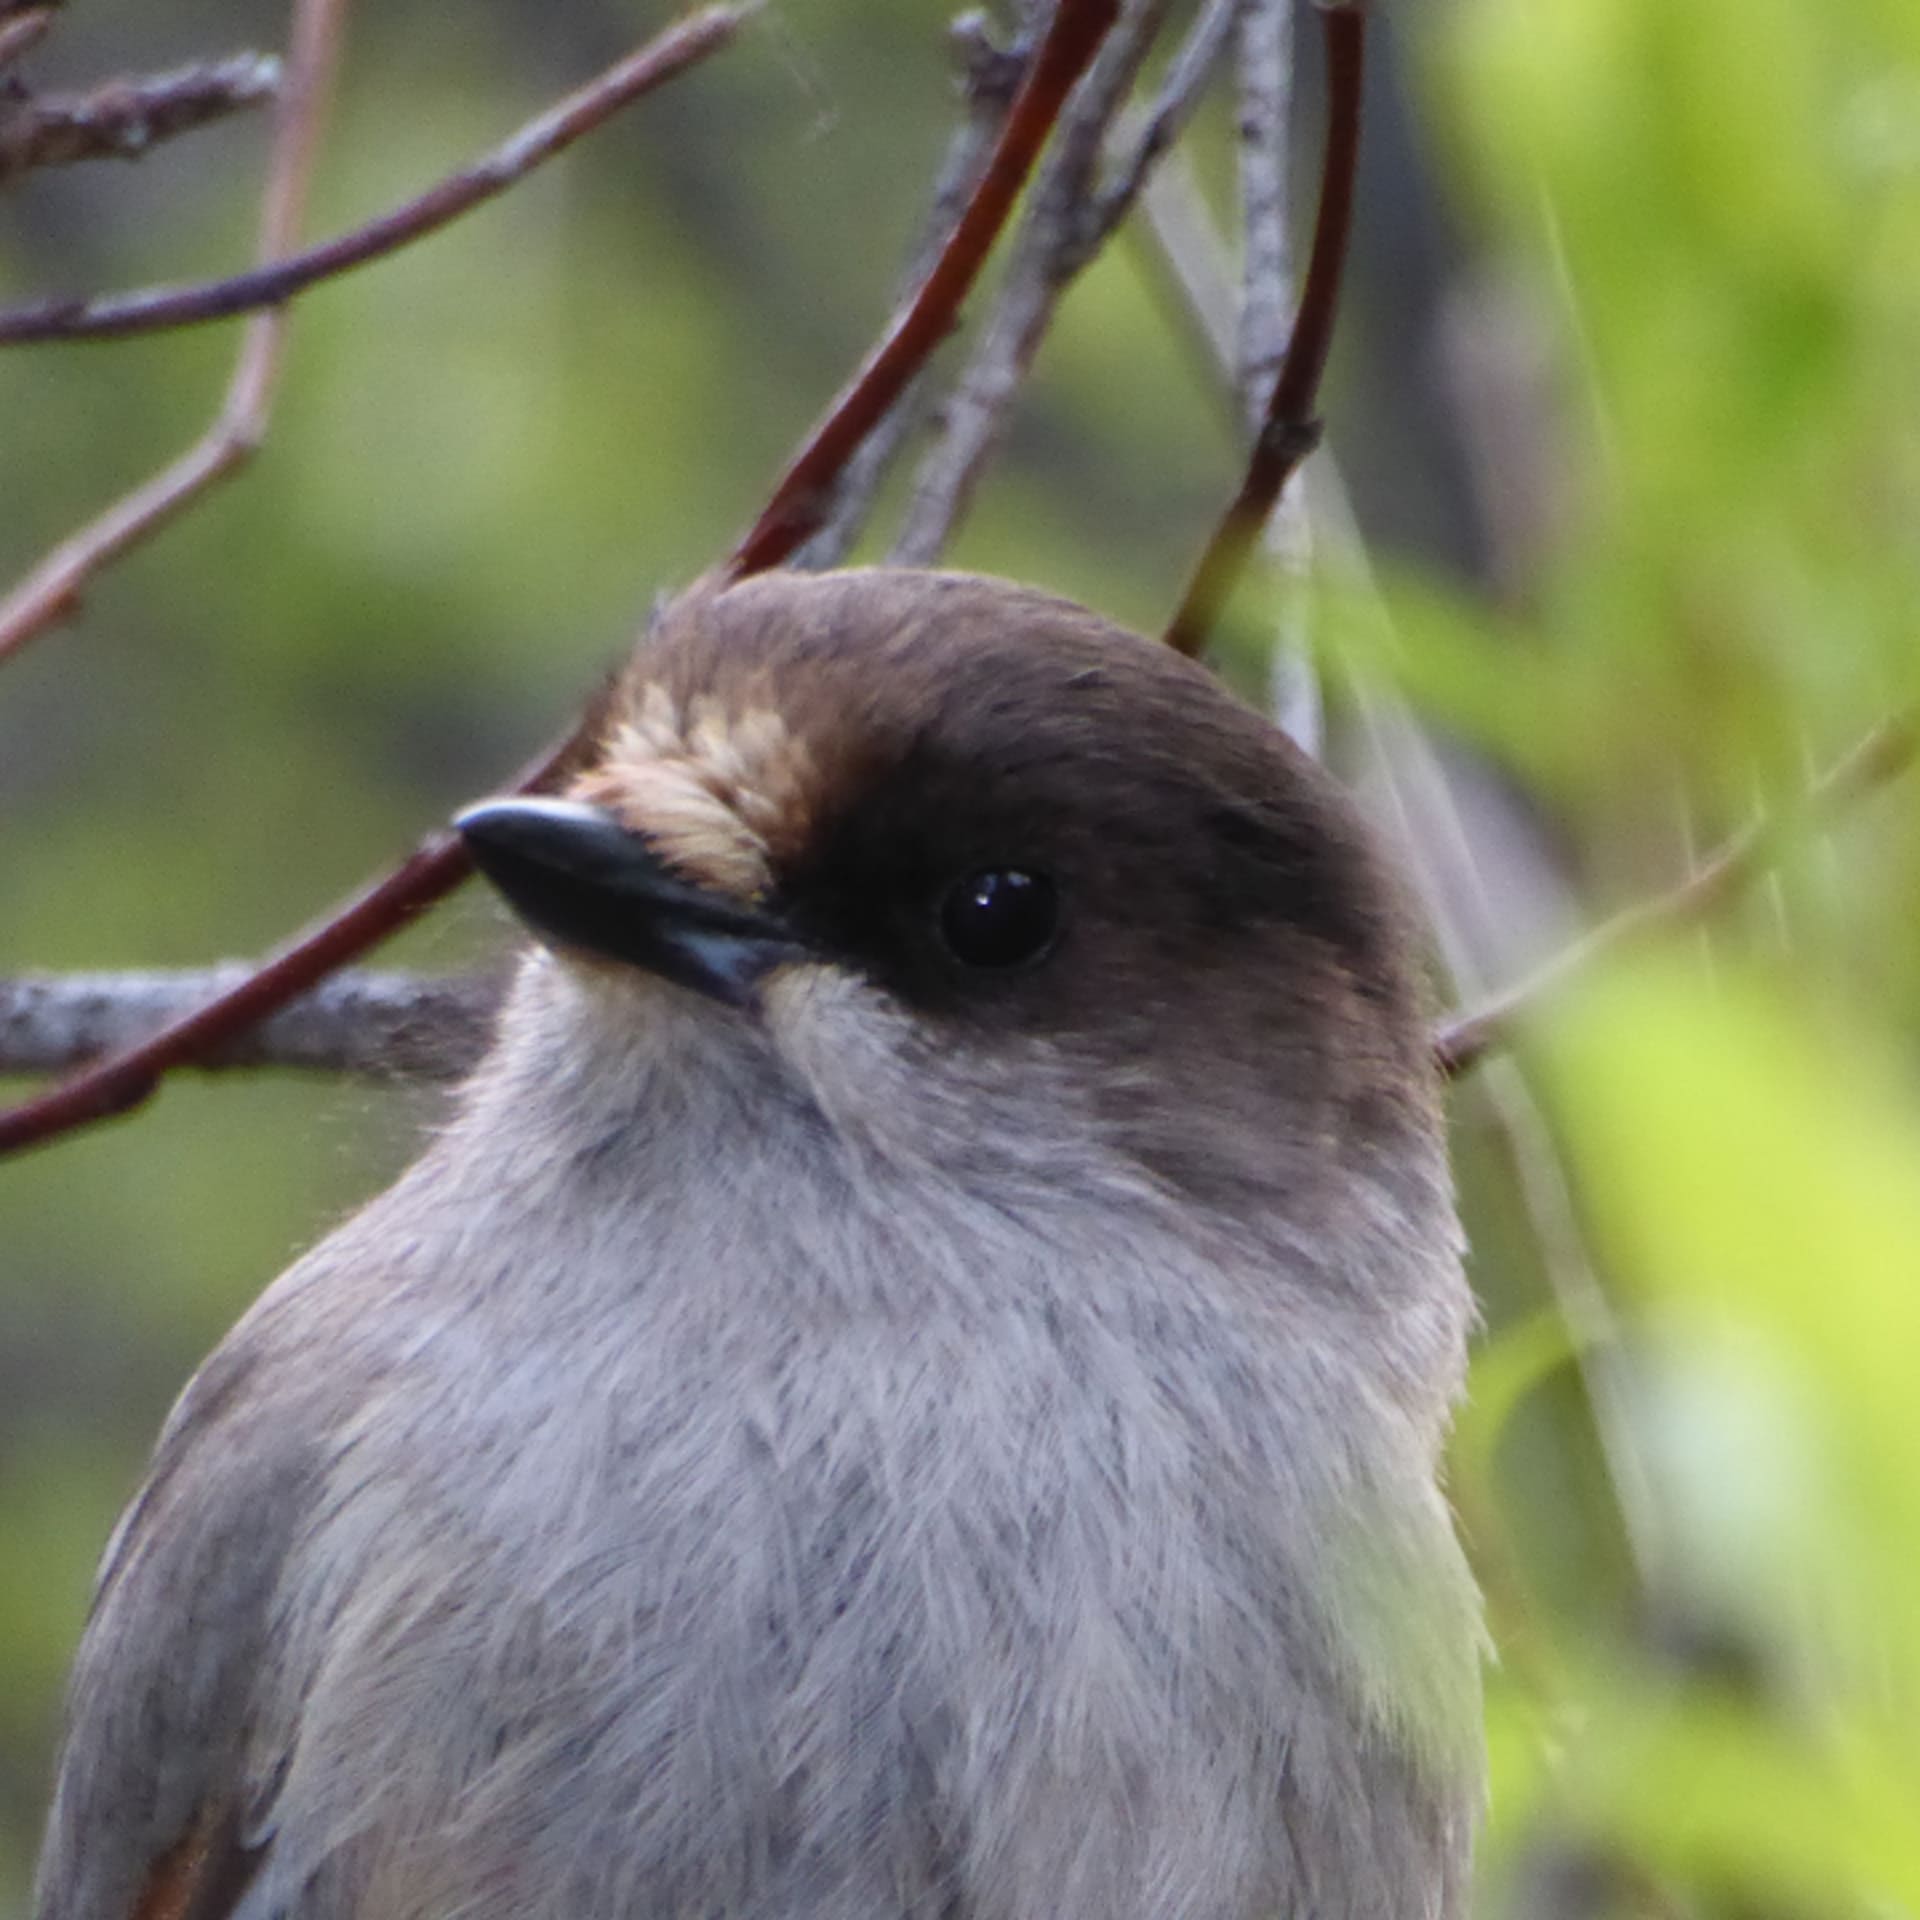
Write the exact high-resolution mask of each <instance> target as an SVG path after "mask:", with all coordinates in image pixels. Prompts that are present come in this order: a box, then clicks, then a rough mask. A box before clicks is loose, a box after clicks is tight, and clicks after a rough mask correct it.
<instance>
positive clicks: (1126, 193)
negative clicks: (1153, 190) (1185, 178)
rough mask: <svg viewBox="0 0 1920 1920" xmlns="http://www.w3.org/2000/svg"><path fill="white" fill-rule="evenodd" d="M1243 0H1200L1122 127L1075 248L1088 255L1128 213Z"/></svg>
mask: <svg viewBox="0 0 1920 1920" xmlns="http://www.w3.org/2000/svg"><path fill="white" fill-rule="evenodd" d="M1247 5H1248V0H1206V4H1205V5H1204V6H1203V7H1202V8H1201V9H1200V12H1199V13H1198V15H1196V16H1195V19H1194V22H1193V25H1192V26H1191V27H1190V28H1189V29H1188V30H1187V37H1186V39H1185V40H1183V41H1182V42H1181V43H1180V46H1179V49H1178V50H1177V51H1176V52H1175V54H1174V56H1173V59H1172V61H1171V62H1170V63H1169V64H1168V67H1167V72H1166V77H1165V78H1164V79H1163V80H1162V81H1161V83H1160V90H1159V92H1158V93H1156V94H1155V95H1154V97H1153V103H1152V105H1151V106H1149V107H1148V108H1147V110H1146V112H1145V113H1144V114H1143V115H1142V116H1141V117H1140V119H1139V120H1138V122H1137V123H1135V124H1133V125H1131V126H1129V127H1127V128H1125V129H1124V131H1125V132H1126V134H1127V136H1128V139H1127V145H1126V148H1125V151H1124V152H1122V153H1121V154H1120V155H1119V157H1118V158H1117V159H1116V160H1114V162H1113V163H1112V165H1111V166H1110V167H1109V168H1108V171H1107V176H1106V178H1105V179H1104V180H1103V181H1102V182H1101V184H1100V187H1099V190H1098V191H1097V192H1096V193H1095V194H1094V195H1093V197H1092V200H1091V201H1090V203H1089V205H1088V207H1087V210H1086V214H1085V216H1084V220H1083V224H1082V233H1081V247H1082V250H1083V252H1084V253H1085V254H1087V255H1091V254H1092V253H1093V252H1094V251H1095V250H1096V249H1097V248H1098V247H1099V246H1100V244H1101V243H1102V242H1103V241H1105V240H1106V239H1108V238H1109V237H1110V236H1111V235H1112V233H1113V231H1114V229H1115V228H1116V227H1118V226H1119V224H1120V222H1121V221H1122V220H1124V219H1125V218H1126V217H1127V215H1128V214H1129V213H1130V212H1131V211H1132V210H1133V206H1134V203H1135V202H1136V201H1137V200H1138V199H1139V198H1140V195H1141V193H1142V192H1143V191H1144V190H1145V188H1146V184H1147V181H1148V179H1149V177H1150V176H1151V175H1152V173H1153V172H1154V170H1155V168H1157V167H1158V166H1159V164H1160V162H1161V161H1162V160H1163V159H1164V158H1165V157H1166V155H1167V154H1168V153H1169V152H1171V150H1172V148H1173V143H1174V142H1175V141H1176V140H1178V139H1179V138H1180V136H1181V134H1182V133H1183V132H1185V131H1186V126H1187V122H1188V121H1189V120H1191V119H1192V118H1193V115H1194V111H1195V109H1196V108H1197V107H1198V106H1199V104H1200V101H1201V99H1202V97H1203V96H1204V95H1205V93H1206V91H1207V88H1208V87H1209V86H1210V85H1211V84H1212V81H1213V75H1214V69H1215V68H1216V67H1217V66H1218V65H1219V64H1220V56H1221V54H1222V53H1223V52H1224V51H1225V50H1226V44H1227V37H1228V35H1229V34H1231V33H1232V31H1233V28H1234V24H1235V22H1236V20H1237V19H1238V18H1239V16H1240V15H1241V13H1242V12H1243V11H1244V10H1245V8H1246V6H1247Z"/></svg>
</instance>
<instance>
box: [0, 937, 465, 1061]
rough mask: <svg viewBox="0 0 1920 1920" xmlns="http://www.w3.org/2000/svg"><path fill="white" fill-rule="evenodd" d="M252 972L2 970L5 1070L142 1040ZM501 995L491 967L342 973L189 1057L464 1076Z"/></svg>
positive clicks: (237, 967)
mask: <svg viewBox="0 0 1920 1920" xmlns="http://www.w3.org/2000/svg"><path fill="white" fill-rule="evenodd" d="M252 971H253V969H252V966H251V965H250V964H249V963H247V962H244V961H232V962H229V963H228V964H226V965H224V966H217V967H208V968H205V969H202V970H199V971H193V972H185V971H182V972H157V973H60V974H21V975H17V976H15V977H14V978H12V979H5V978H0V1074H13V1073H59V1072H65V1071H67V1070H69V1069H71V1068H74V1067H78V1066H83V1065H85V1064H86V1063H87V1062H88V1061H91V1060H97V1059H99V1058H100V1057H101V1056H102V1055H103V1054H111V1053H117V1052H120V1051H122V1050H123V1049H125V1048H128V1047H132V1046H136V1045H138V1044H139V1043H140V1042H141V1041H142V1040H145V1039H147V1038H148V1037H149V1036H151V1035H152V1034H153V1033H155V1032H156V1031H157V1030H159V1029H160V1028H162V1027H165V1026H168V1025H170V1024H171V1023H173V1022H175V1021H178V1020H180V1019H182V1018H183V1017H185V1016H186V1015H187V1014H189V1013H191V1012H192V1011H193V1010H194V1009H195V1008H197V1007H201V1006H204V1005H205V1004H206V1003H207V1002H208V1001H210V1000H217V999H219V998H221V997H222V996H223V995H225V994H229V993H231V992H232V991H233V990H234V989H235V988H236V987H238V986H239V985H240V984H241V983H242V982H243V981H244V980H245V979H246V978H247V977H248V976H249V975H250V974H251V973H252ZM498 999H499V982H498V981H497V980H494V979H489V978H484V977H481V976H469V977H463V978H431V977H427V976H423V975H419V974H409V973H368V972H353V973H337V974H335V975H334V976H333V977H332V979H330V980H325V981H322V982H321V984H320V985H319V986H317V987H315V988H314V989H313V990H312V991H311V992H309V993H305V994H302V995H301V996H300V997H299V998H298V999H296V1000H293V1001H290V1002H289V1003H288V1004H287V1005H286V1006H284V1007H282V1008H281V1009H280V1010H279V1012H277V1013H274V1014H272V1015H270V1016H269V1017H268V1018H266V1019H265V1020H263V1021H261V1022H260V1024H259V1025H258V1026H255V1027H252V1028H249V1029H247V1030H246V1031H245V1032H242V1033H237V1034H234V1035H232V1036H231V1037H229V1038H228V1039H227V1040H225V1041H223V1042H222V1043H221V1044H220V1045H219V1046H217V1047H215V1048H213V1049H212V1050H211V1051H209V1052H207V1053H204V1054H202V1055H200V1056H199V1057H198V1058H197V1059H195V1060H193V1061H192V1062H191V1063H190V1064H191V1065H193V1066H196V1067H299V1068H304V1069H307V1070H309V1071H314V1072H323V1073H344V1074H357V1075H361V1076H363V1077H366V1078H369V1079H381V1080H451V1079H457V1078H458V1077H459V1076H460V1075H461V1074H463V1073H465V1072H466V1071H467V1070H468V1069H469V1068H470V1067H471V1066H472V1065H473V1063H474V1062H475V1060H477V1059H478V1058H479V1056H480V1053H481V1051H482V1049H483V1048H484V1047H485V1045H486V1040H487V1032H488V1026H489V1022H490V1021H491V1018H492V1015H493V1010H494V1006H495V1004H496V1002H497V1001H498Z"/></svg>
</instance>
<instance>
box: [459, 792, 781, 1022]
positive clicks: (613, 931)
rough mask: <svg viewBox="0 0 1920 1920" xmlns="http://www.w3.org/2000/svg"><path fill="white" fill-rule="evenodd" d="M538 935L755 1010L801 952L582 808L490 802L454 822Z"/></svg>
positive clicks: (565, 803) (775, 923)
mask: <svg viewBox="0 0 1920 1920" xmlns="http://www.w3.org/2000/svg"><path fill="white" fill-rule="evenodd" d="M453 824H454V826H455V827H456V828H457V829H458V831H459V833H460V835H461V837H462V838H463V839H464V840H465V841H466V843H467V851H468V852H469V853H471V854H472V855H473V858H474V863H475V865H477V866H478V867H479V869H480V871H481V872H482V873H484V874H485V875H486V876H487V878H488V879H489V880H491V881H492V882H493V884H494V885H495V886H496V887H498V888H499V890H500V891H501V893H502V894H504V895H505V896H506V900H507V904H508V905H509V906H511V907H512V908H513V910H514V911H515V912H516V913H518V914H519V915H520V917H521V918H522V919H523V920H524V921H526V923H527V925H528V926H530V927H531V928H533V930H534V931H535V932H536V933H539V934H543V935H545V936H546V937H547V938H548V939H550V940H553V941H557V942H558V943H559V944H561V945H562V946H569V947H580V948H584V949H585V950H586V951H587V952H589V953H597V954H603V955H605V956H606V957H607V958H608V959H610V960H625V961H628V962H630V963H631V964H632V965H634V966H637V967H645V968H646V969H647V970H648V972H650V973H657V974H659V975H660V976H661V977H662V978H663V979H666V980H672V981H674V982H676V983H677V984H678V985H680V986H683V987H692V988H693V989H694V990H695V991H696V992H699V993H705V994H711V995H712V996H713V998H714V999H716V1000H724V1001H726V1002H727V1003H728V1004H729V1005H730V1006H745V1005H746V1004H748V1002H749V1001H750V1000H751V999H752V997H753V988H754V985H755V983H756V982H757V981H758V980H759V979H760V977H761V975H762V974H764V973H766V972H767V970H768V969H769V968H770V967H773V966H777V965H778V964H779V963H780V962H781V961H782V960H791V959H793V958H795V957H796V956H797V955H798V954H799V952H800V943H799V942H798V941H797V940H796V939H795V938H794V937H793V936H792V934H790V933H789V932H788V931H787V929H786V928H785V927H784V926H783V925H782V924H781V923H780V921H779V920H778V919H776V918H775V917H774V916H773V915H772V914H770V913H766V912H763V911H762V910H761V909H759V908H757V907H753V906H750V905H747V904H746V903H744V902H742V901H738V900H735V899H732V898H730V897H729V896H728V895H726V894H723V893H719V892H716V891H714V890H713V889H711V888H708V887H702V886H697V885H695V884H694V883H693V882H692V881H689V880H683V879H681V878H680V876H679V875H678V874H676V873H674V872H672V871H671V870H670V869H669V868H668V867H667V865H666V864H665V862H664V861H662V860H661V858H660V856H659V855H658V854H656V853H655V852H654V851H653V849H652V848H651V847H650V846H649V845H648V844H647V842H646V841H645V840H644V839H643V838H642V837H641V836H640V835H639V834H637V833H630V832H628V830H627V829H626V828H625V827H623V826H621V825H620V824H619V822H618V821H616V820H613V819H611V818H609V817H608V816H607V815H606V814H604V813H602V812H601V811H600V810H599V809H598V808H596V807H585V806H580V805H578V804H576V803H575V802H574V801H571V800H486V801H482V802H481V804H480V805H479V806H477V807H469V808H467V810H466V811H465V812H464V813H462V814H461V815H459V817H458V818H457V819H456V820H455V821H454V823H453Z"/></svg>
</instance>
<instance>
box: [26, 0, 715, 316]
mask: <svg viewBox="0 0 1920 1920" xmlns="http://www.w3.org/2000/svg"><path fill="white" fill-rule="evenodd" d="M750 11H751V8H750V7H749V6H745V5H742V6H722V7H709V8H707V9H706V10H705V11H704V12H701V13H696V14H693V15H691V16H690V17H689V18H687V19H685V20H682V21H681V22H680V23H679V24H678V25H676V26H673V27H669V28H668V29H667V31H666V32H665V33H663V34H661V35H659V36H658V37H657V38H656V39H653V40H650V41H649V42H648V43H647V44H646V45H645V46H644V47H642V48H641V49H640V50H639V51H638V52H637V53H633V54H630V55H629V56H628V57H627V58H626V59H624V60H622V61H620V62H619V64H618V65H616V66H612V67H609V68H608V69H607V70H606V72H604V73H602V74H600V75H598V76H596V77H595V78H594V79H592V80H589V81H588V82H587V84H586V85H585V86H583V87H581V88H580V89H579V90H578V91H577V92H574V93H571V94H569V95H568V96H567V97H566V98H565V99H564V100H562V101H560V102H559V103H558V104H557V105H555V106H552V107H549V108H548V109H547V111H546V112H545V113H542V114H541V115H539V116H538V117H537V118H536V119H533V120H530V121H528V123H527V124H526V125H525V126H524V127H522V128H521V129H520V131H519V132H518V133H516V134H515V135H513V137H512V138H511V139H509V140H507V141H505V142H503V143H502V144H501V145H500V146H498V147H496V148H495V149H494V150H493V152H491V153H489V154H487V155H486V156H485V157H484V158H482V159H480V160H477V161H475V162H474V163H473V165H471V166H469V167H463V168H462V169H461V170H460V171H459V172H458V173H455V174H451V175H449V176H448V177H447V178H446V179H445V180H442V181H441V182H440V183H439V185H438V186H434V187H429V188H428V189H427V191H426V192H425V193H423V194H421V195H420V196H419V197H418V198H417V199H413V200H409V201H408V202H407V203H406V204H405V205H404V206H399V207H395V208H394V209H393V210H392V211H391V212H390V213H384V214H382V215H380V217H379V218H378V219H375V220H369V221H368V222H367V223H366V224H365V225H364V226H360V227H355V228H354V229H353V230H352V231H351V232H349V233H343V234H341V235H339V236H338V237H337V238H335V239H332V240H326V241H322V242H321V243H320V244H319V245H318V246H314V247H309V248H307V249H306V251H305V252H303V253H296V254H293V255H291V256H289V257H288V258H286V259H284V260H279V261H276V262H274V263H273V264H272V265H270V266H260V267H254V268H252V269H251V270H250V271H248V272H245V273H236V274H233V275H231V276H230V277H229V278H227V279H224V280H209V281H205V282H201V283H198V284H195V285H192V286H184V287H153V288H149V289H147V290H146V291H144V292H140V293H117V294H104V295H102V296H100V297H99V298H98V299H93V300H39V301H34V302H32V303H30V304H29V305H26V306H22V307H15V308H13V309H12V310H11V311H8V312H4V313H0V345H18V344H22V343H25V342H28V341H47V340H106V339H113V338H116V337H119V336H121V335H125V334H130V333H156V332H159V331H161V330H163V329H165V328H168V327H187V326H194V325H197V324H198V323H199V322H201V321H204V320H222V319H226V318H227V317H228V316H230V315H232V314H236V313H247V312H250V311H251V310H253V309H254V308H256V307H272V306H278V305H279V304H280V303H281V302H282V301H284V300H288V299H290V298H292V296H293V295H294V294H296V293H299V292H301V291H303V290H304V289H305V288H307V287H310V286H312V285H313V284H314V282H315V281H317V280H327V279H331V278H332V277H333V276H334V275H335V274H340V273H345V272H346V271H347V270H348V269H349V268H350V267H357V266H362V265H364V264H365V263H366V262H367V261H369V260H377V259H378V258H380V256H381V255H382V254H387V253H392V252H393V251H394V250H395V249H396V248H398V247H404V246H406V245H407V244H408V243H409V242H411V241H414V240H418V239H420V238H421V237H422V236H423V235H425V234H429V233H431V232H433V231H434V229H435V228H436V227H443V226H445V225H446V224H447V222H448V221H449V220H453V219H456V218H457V217H458V216H459V215H461V214H463V213H465V212H466V211H467V210H468V209H469V208H470V207H476V206H478V205H479V204H480V203H481V202H482V201H483V200H491V199H492V198H493V197H494V196H495V195H496V194H499V193H504V192H505V191H506V189H507V188H508V187H510V186H512V185H513V184H514V182H515V181H517V180H519V179H520V178H521V176H522V175H523V174H526V173H529V172H531V171H532V170H533V169H534V168H535V167H537V166H539V165H540V163H541V162H542V161H544V160H550V159H551V158H552V157H553V156H554V155H555V154H556V153H560V152H562V151H564V150H565V149H566V148H567V147H570V146H571V145H572V144H573V143H574V142H575V141H576V140H578V139H579V138H580V137H581V135H582V134H585V133H589V132H591V131H592V130H593V128H595V127H597V126H599V125H600V123H601V122H602V121H603V120H605V119H607V118H608V117H609V116H610V115H612V114H614V113H616V112H618V111H619V109H620V108H622V107H624V106H626V105H627V104H628V103H629V102H630V101H633V100H637V99H638V98H639V97H640V96H641V95H642V94H643V93H649V92H651V91H652V90H653V89H654V88H655V87H657V86H659V85H660V84H661V83H662V82H663V81H666V80H670V79H672V78H673V76H674V75H675V74H677V73H680V72H681V71H682V70H683V69H685V68H687V67H689V66H691V65H692V64H693V63H694V62H695V61H697V60H703V59H705V58H706V57H707V55H709V54H711V53H716V52H718V51H719V49H720V48H721V47H723V46H725V45H726V43H727V42H728V41H729V40H731V39H732V38H733V36H734V34H735V33H736V32H737V31H738V30H739V27H740V24H741V22H742V21H743V20H744V19H745V18H746V16H747V15H748V13H749V12H750Z"/></svg>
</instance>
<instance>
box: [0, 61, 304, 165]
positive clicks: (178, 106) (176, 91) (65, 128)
mask: <svg viewBox="0 0 1920 1920" xmlns="http://www.w3.org/2000/svg"><path fill="white" fill-rule="evenodd" d="M279 87H280V62H279V60H278V59H276V58H275V57H274V56H273V55H272V54H270V53H237V54H234V55H233V56H231V57H230V58H228V59H225V60H201V61H196V62H194V63H193V64H192V65H191V66H185V67H176V68H174V69H173V70H172V71H170V72H167V73H153V74H142V75H139V76H136V77H134V78H130V79H122V80H109V81H107V82H106V83H105V84H104V85H101V86H98V87H93V88H90V89H89V90H88V91H87V92H85V93H42V94H36V93H30V92H28V91H26V90H25V89H24V88H20V89H16V90H14V91H12V92H11V93H8V92H0V186H4V185H5V184H6V183H7V182H8V181H10V180H12V179H15V178H17V177H18V176H19V175H21V174H23V173H27V172H30V171H31V170H32V169H33V168H35V167H64V166H71V165H72V164H73V163H74V162H75V161H79V160H137V159H139V158H140V157H141V155H142V154H144V153H146V152H147V151H148V150H149V149H150V148H152V147H154V146H156V145H158V144H159V142H161V141H162V140H170V139H172V138H173V137H174V135H175V134H180V133H186V132H187V131H189V130H190V129H191V128H194V127H200V126H205V125H206V124H207V122H208V121H210V120H219V119H223V118H224V117H225V116H226V115H228V114H230V113H239V112H241V111H242V110H243V109H245V108H248V107H257V106H260V105H262V104H264V103H265V102H266V101H269V100H271V99H272V98H273V97H274V95H275V94H276V93H277V92H278V91H279Z"/></svg>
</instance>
